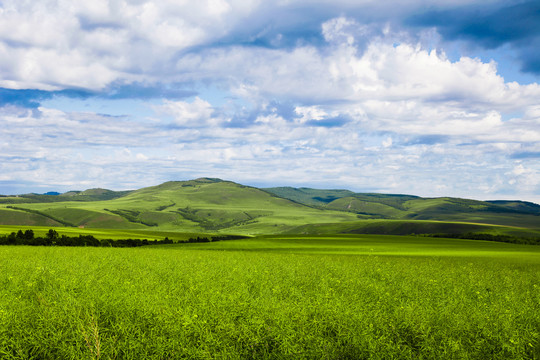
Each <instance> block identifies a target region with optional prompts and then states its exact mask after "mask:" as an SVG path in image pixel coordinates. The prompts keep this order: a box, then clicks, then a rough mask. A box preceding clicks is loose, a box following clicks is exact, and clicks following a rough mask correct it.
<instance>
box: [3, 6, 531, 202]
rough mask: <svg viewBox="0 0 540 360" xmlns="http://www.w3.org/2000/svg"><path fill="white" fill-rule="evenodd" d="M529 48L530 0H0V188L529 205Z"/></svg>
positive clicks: (17, 191)
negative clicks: (159, 189)
mask: <svg viewBox="0 0 540 360" xmlns="http://www.w3.org/2000/svg"><path fill="white" fill-rule="evenodd" d="M538 49H540V2H538V0H534V1H530V0H524V1H510V0H483V1H468V0H452V1H447V0H432V1H427V0H400V1H396V0H388V1H379V0H332V1H325V0H303V1H297V0H276V1H272V2H270V1H263V0H201V1H187V0H185V1H182V0H161V1H155V0H154V1H151V0H93V1H86V0H85V1H82V0H41V1H32V0H0V194H22V193H28V192H36V193H44V192H48V191H59V192H63V191H68V190H84V189H88V188H96V187H102V188H108V189H112V190H126V189H137V188H141V187H146V186H152V185H157V184H160V183H162V182H165V181H170V180H188V179H194V178H198V177H217V178H222V179H226V180H231V181H235V182H239V183H241V184H245V185H251V186H258V187H270V186H295V187H299V186H305V187H315V188H340V189H343V188H346V189H350V190H353V191H357V192H381V193H399V194H412V195H419V196H427V197H438V196H454V197H464V198H472V199H484V200H490V199H491V200H492V199H519V200H525V201H533V202H536V203H540V51H539V50H538Z"/></svg>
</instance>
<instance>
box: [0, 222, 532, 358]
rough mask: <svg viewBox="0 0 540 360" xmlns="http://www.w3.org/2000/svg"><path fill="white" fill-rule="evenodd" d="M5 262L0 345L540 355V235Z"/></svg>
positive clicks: (364, 240)
mask: <svg viewBox="0 0 540 360" xmlns="http://www.w3.org/2000/svg"><path fill="white" fill-rule="evenodd" d="M62 230H63V231H64V230H67V229H62ZM73 230H75V229H73ZM76 230H80V229H76ZM84 230H86V229H84ZM88 231H90V230H88ZM108 231H111V232H114V231H116V232H119V230H108ZM126 231H127V230H126ZM133 231H134V233H135V234H140V232H142V231H143V230H133ZM158 234H161V235H163V233H156V234H155V235H158ZM0 269H2V271H1V272H0V339H1V340H0V358H2V359H23V358H24V359H112V358H117V359H143V358H144V359H183V358H185V359H392V358H394V359H538V358H540V330H539V329H540V247H538V246H527V245H514V244H505V243H495V242H485V241H472V240H458V239H439V238H437V239H435V238H426V237H410V236H381V235H333V236H328V235H323V236H313V235H309V236H308V235H304V236H300V235H289V236H262V237H256V238H252V239H245V240H234V241H222V242H215V243H204V244H175V245H162V246H149V247H143V248H136V249H117V248H82V247H80V248H67V247H28V246H18V247H15V246H3V247H0Z"/></svg>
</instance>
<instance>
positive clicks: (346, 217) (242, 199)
mask: <svg viewBox="0 0 540 360" xmlns="http://www.w3.org/2000/svg"><path fill="white" fill-rule="evenodd" d="M76 196H81V195H79V194H77V195H72V196H69V197H66V199H68V200H69V201H64V202H54V203H52V202H43V203H26V204H17V205H3V208H4V210H5V211H6V213H7V212H8V211H10V210H12V211H17V212H18V213H23V214H24V212H26V213H27V214H32V215H34V216H40V217H42V218H48V219H49V220H54V221H56V222H58V223H61V224H63V225H65V226H79V227H95V228H97V227H101V228H135V229H143V228H147V229H149V230H175V231H183V232H207V231H213V232H220V231H223V232H233V233H278V232H282V231H286V230H288V229H290V228H293V227H296V226H300V225H303V224H308V223H317V222H320V221H323V222H346V221H352V220H355V219H356V216H355V215H354V214H351V213H346V212H340V211H328V210H321V209H315V208H312V207H308V206H306V205H302V204H299V203H295V202H293V201H290V200H287V199H284V198H280V197H277V196H275V195H272V194H270V193H268V192H265V191H262V190H260V189H257V188H253V187H248V186H244V185H240V184H236V183H233V182H230V181H222V180H219V179H210V178H201V179H196V180H190V181H171V182H166V183H164V184H161V185H157V186H152V187H148V188H143V189H140V190H136V191H132V192H130V193H128V194H125V195H124V196H121V197H117V198H114V199H112V200H101V201H74V199H73V200H72V198H73V197H76ZM0 223H4V217H2V218H0ZM9 224H10V225H12V224H13V221H10V222H9ZM24 224H25V223H24V222H23V223H22V225H24Z"/></svg>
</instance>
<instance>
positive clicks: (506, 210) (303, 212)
mask: <svg viewBox="0 0 540 360" xmlns="http://www.w3.org/2000/svg"><path fill="white" fill-rule="evenodd" d="M0 225H11V226H27V227H28V226H34V227H36V226H37V227H67V228H70V227H71V228H76V229H79V230H80V229H82V228H84V229H88V230H90V229H117V230H120V229H123V230H133V231H137V233H139V232H140V231H143V233H144V232H145V231H149V232H152V233H158V232H163V233H170V232H172V233H175V232H178V233H223V234H245V235H246V234H247V235H256V234H355V233H356V234H391V235H411V234H416V235H418V234H430V235H434V234H435V235H436V234H439V235H440V234H445V235H452V236H456V235H460V234H477V233H482V234H492V235H504V236H513V237H520V238H533V239H534V238H540V205H537V204H534V203H530V202H524V201H502V200H501V201H476V200H468V199H458V198H450V197H443V198H422V197H418V196H411V195H391V194H375V193H354V192H352V191H349V190H322V189H310V188H292V187H276V188H263V189H259V188H255V187H250V186H244V185H241V184H237V183H234V182H231V181H224V180H220V179H215V178H200V179H195V180H190V181H171V182H166V183H163V184H161V185H157V186H152V187H146V188H142V189H139V190H134V191H112V190H106V189H90V190H86V191H70V192H67V193H64V194H54V195H50V194H49V195H38V194H26V195H18V196H2V197H0Z"/></svg>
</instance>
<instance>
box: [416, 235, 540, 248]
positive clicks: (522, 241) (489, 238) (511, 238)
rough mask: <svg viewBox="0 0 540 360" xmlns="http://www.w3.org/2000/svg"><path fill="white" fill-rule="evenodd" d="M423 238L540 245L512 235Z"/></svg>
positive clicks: (534, 241)
mask: <svg viewBox="0 0 540 360" xmlns="http://www.w3.org/2000/svg"><path fill="white" fill-rule="evenodd" d="M422 236H429V237H436V238H451V239H465V240H485V241H497V242H505V243H511V244H522V245H540V238H533V237H530V238H529V237H518V236H512V235H493V234H485V233H465V234H423V235H422Z"/></svg>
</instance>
